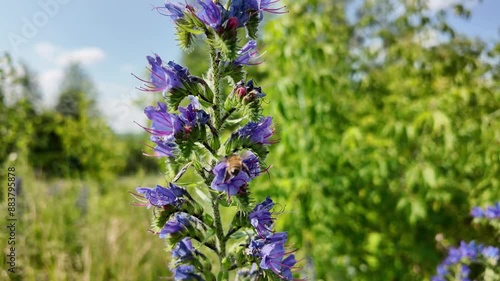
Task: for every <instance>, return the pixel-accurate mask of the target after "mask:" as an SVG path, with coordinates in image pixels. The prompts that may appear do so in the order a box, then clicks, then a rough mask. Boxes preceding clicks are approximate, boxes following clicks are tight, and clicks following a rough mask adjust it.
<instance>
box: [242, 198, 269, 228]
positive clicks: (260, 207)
mask: <svg viewBox="0 0 500 281" xmlns="http://www.w3.org/2000/svg"><path fill="white" fill-rule="evenodd" d="M273 207H274V202H273V200H271V198H269V197H267V198H266V200H265V201H264V202H262V203H260V204H257V205H256V206H255V208H254V209H253V210H252V211H251V212H250V213H249V214H248V218H249V220H250V224H252V226H253V227H254V228H255V230H257V233H259V235H260V236H261V237H264V236H267V235H269V234H270V233H271V227H272V225H273V218H272V216H271V212H270V210H271V209H272V208H273Z"/></svg>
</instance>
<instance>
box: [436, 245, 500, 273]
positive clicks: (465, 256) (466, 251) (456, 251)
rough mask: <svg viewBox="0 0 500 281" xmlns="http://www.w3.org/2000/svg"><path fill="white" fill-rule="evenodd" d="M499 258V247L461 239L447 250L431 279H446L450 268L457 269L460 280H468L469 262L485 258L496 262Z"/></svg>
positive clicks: (493, 262)
mask: <svg viewBox="0 0 500 281" xmlns="http://www.w3.org/2000/svg"><path fill="white" fill-rule="evenodd" d="M498 259H499V249H498V248H496V247H493V246H484V245H482V244H476V242H474V241H471V242H470V243H467V242H464V241H461V242H460V246H459V247H457V248H455V247H452V248H450V249H449V251H448V256H447V257H446V259H445V260H444V261H443V262H442V263H441V264H440V265H438V267H437V275H435V276H433V277H432V278H431V281H446V280H447V279H446V276H447V275H448V274H450V273H451V272H450V270H451V269H452V268H457V269H458V275H459V276H460V279H457V280H461V281H470V279H469V274H470V268H469V265H470V264H471V263H475V262H479V261H480V260H485V261H487V262H490V263H491V264H496V263H497V262H498Z"/></svg>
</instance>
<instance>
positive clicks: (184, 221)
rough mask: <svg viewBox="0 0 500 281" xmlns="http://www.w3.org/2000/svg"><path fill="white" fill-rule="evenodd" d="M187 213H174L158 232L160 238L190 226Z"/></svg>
mask: <svg viewBox="0 0 500 281" xmlns="http://www.w3.org/2000/svg"><path fill="white" fill-rule="evenodd" d="M190 225H191V224H190V220H189V215H188V214H186V213H175V214H174V217H173V218H170V219H169V220H168V222H167V223H166V224H165V226H163V228H162V229H161V230H160V232H159V233H158V234H159V236H160V238H165V237H167V235H168V234H174V233H178V232H181V231H183V230H184V229H186V228H188V227H189V226H190Z"/></svg>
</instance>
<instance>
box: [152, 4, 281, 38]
mask: <svg viewBox="0 0 500 281" xmlns="http://www.w3.org/2000/svg"><path fill="white" fill-rule="evenodd" d="M276 2H278V1H270V0H232V1H231V3H230V6H229V10H226V9H225V8H224V6H222V5H221V4H220V3H214V1H212V0H204V1H203V0H197V1H196V4H197V5H194V6H192V5H189V4H181V3H178V2H167V3H165V7H164V8H163V7H159V8H157V9H158V11H160V13H162V14H163V15H166V16H169V17H170V18H171V19H172V20H174V21H178V20H180V19H183V18H184V17H185V16H186V14H192V15H195V16H196V17H197V18H198V19H200V20H201V21H202V22H203V23H204V24H206V25H207V26H210V27H211V28H213V29H215V30H217V31H219V32H221V30H220V29H221V28H223V27H224V26H226V27H227V26H237V27H244V26H246V25H247V24H248V22H249V20H250V18H251V17H252V16H255V15H258V16H259V21H261V20H262V18H263V14H262V12H269V13H274V14H281V13H284V11H283V8H284V7H278V8H274V7H273V5H274V4H275V3H276ZM165 10H166V12H163V11H165Z"/></svg>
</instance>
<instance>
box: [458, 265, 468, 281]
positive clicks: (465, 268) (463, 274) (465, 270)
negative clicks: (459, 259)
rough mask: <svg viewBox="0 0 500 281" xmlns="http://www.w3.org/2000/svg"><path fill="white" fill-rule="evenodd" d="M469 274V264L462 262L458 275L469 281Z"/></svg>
mask: <svg viewBox="0 0 500 281" xmlns="http://www.w3.org/2000/svg"><path fill="white" fill-rule="evenodd" d="M469 274H470V268H469V266H467V265H465V264H462V266H461V267H460V277H461V278H462V281H470V279H469Z"/></svg>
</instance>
